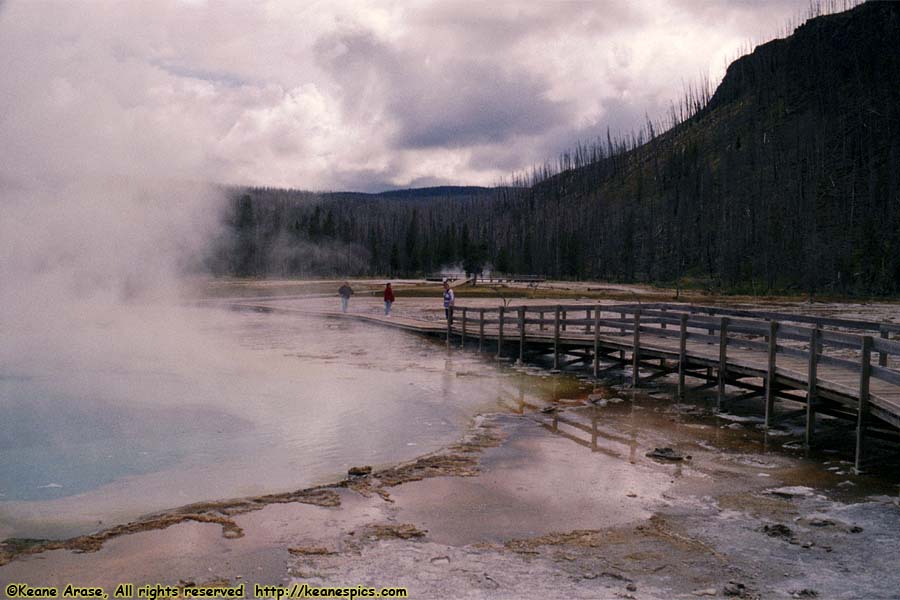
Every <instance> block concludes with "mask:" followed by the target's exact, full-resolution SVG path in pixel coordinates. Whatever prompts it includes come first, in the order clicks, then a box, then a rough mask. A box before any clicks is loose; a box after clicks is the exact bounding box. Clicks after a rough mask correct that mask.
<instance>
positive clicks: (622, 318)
mask: <svg viewBox="0 0 900 600" xmlns="http://www.w3.org/2000/svg"><path fill="white" fill-rule="evenodd" d="M619 319H620V320H621V321H622V326H621V327H620V328H619V334H621V335H625V313H623V312H620V313H619Z"/></svg>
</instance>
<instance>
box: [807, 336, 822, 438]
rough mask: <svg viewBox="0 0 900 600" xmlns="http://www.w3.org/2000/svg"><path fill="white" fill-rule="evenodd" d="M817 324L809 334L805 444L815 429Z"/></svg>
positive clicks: (817, 354)
mask: <svg viewBox="0 0 900 600" xmlns="http://www.w3.org/2000/svg"><path fill="white" fill-rule="evenodd" d="M820 335H821V332H820V331H819V326H818V325H816V326H815V327H813V329H812V331H811V332H810V334H809V368H808V371H807V374H806V376H807V379H808V384H807V388H806V437H805V441H806V445H807V446H810V445H812V438H813V433H814V432H815V429H816V409H815V403H816V379H817V378H818V365H819V336H820Z"/></svg>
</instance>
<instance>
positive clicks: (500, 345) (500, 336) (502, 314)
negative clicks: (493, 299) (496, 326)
mask: <svg viewBox="0 0 900 600" xmlns="http://www.w3.org/2000/svg"><path fill="white" fill-rule="evenodd" d="M505 319H506V306H501V307H500V331H499V334H498V336H497V358H501V357H502V356H503V321H504V320H505Z"/></svg>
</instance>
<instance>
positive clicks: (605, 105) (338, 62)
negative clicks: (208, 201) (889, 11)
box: [0, 0, 806, 191]
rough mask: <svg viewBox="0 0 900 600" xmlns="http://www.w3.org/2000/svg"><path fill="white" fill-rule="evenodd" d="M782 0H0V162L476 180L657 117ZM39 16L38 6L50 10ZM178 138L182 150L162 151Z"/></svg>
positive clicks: (716, 67) (303, 180) (44, 176)
mask: <svg viewBox="0 0 900 600" xmlns="http://www.w3.org/2000/svg"><path fill="white" fill-rule="evenodd" d="M805 9H806V5H805V4H797V3H796V2H794V1H793V0H772V1H770V2H762V3H758V2H731V1H726V0H720V1H716V2H694V1H692V0H679V1H678V2H674V3H672V2H664V1H662V0H648V1H647V2H641V3H635V2H626V1H624V0H617V1H609V2H603V3H596V2H553V3H524V4H523V3H521V2H499V3H489V4H484V3H472V2H462V1H461V2H452V1H451V2H416V3H404V2H390V1H386V2H380V3H377V4H376V3H370V2H362V1H361V0H360V1H355V0H348V1H347V2H341V3H328V2H324V1H323V2H312V3H294V2H287V1H280V0H272V1H270V2H265V3H258V4H257V3H243V2H227V3H207V2H203V1H199V0H198V1H190V2H185V1H183V0H161V1H160V2H154V3H120V2H105V1H103V0H96V1H90V2H84V3H53V4H49V3H43V2H18V3H15V2H14V3H3V4H0V70H2V72H3V73H4V77H3V80H2V81H0V109H2V112H0V136H2V137H3V139H4V145H3V147H2V148H0V159H2V160H0V181H6V182H18V183H22V182H25V183H27V182H29V181H34V180H43V181H59V180H60V179H63V180H64V179H65V178H66V177H69V176H71V175H72V174H86V173H90V174H94V175H105V174H119V175H122V174H137V175H140V174H141V172H142V171H143V172H146V173H154V174H155V173H159V172H161V171H164V172H167V173H170V174H171V175H172V176H173V177H180V178H188V179H194V180H209V181H218V182H225V183H238V184H240V183H251V184H260V185H283V186H291V187H300V188H311V189H338V188H340V187H342V186H345V185H346V186H352V187H354V188H355V189H360V190H369V191H371V190H373V189H377V188H378V187H381V186H384V187H404V186H407V185H410V184H411V183H412V182H421V181H434V182H442V183H443V182H448V183H459V184H486V185H489V184H491V183H493V182H495V181H496V180H498V179H499V178H500V177H502V176H504V175H506V174H508V173H509V172H510V171H514V170H518V169H520V168H527V167H528V166H529V165H532V164H535V163H541V162H543V161H544V160H547V159H550V160H552V159H553V158H554V156H555V155H556V154H557V153H558V152H559V151H561V150H562V149H564V148H566V147H570V146H571V145H572V144H574V143H575V142H577V141H579V140H584V139H591V138H592V137H594V136H595V135H596V134H597V133H598V132H601V133H602V132H605V130H606V127H607V126H608V127H610V128H611V129H612V130H613V131H629V130H631V129H634V128H637V127H639V126H640V125H641V124H642V123H643V121H644V118H645V117H644V116H645V114H647V115H649V116H650V117H651V118H658V117H661V116H662V115H663V114H664V113H665V110H666V107H667V106H668V103H669V101H670V100H671V99H677V97H678V96H679V95H680V93H681V91H682V88H683V86H684V85H685V82H690V81H694V80H696V79H697V78H698V77H699V76H700V75H701V74H703V75H706V74H708V75H709V76H710V77H711V79H712V80H713V81H715V80H717V78H718V77H720V76H721V74H722V73H723V72H724V67H725V65H726V62H727V61H728V60H730V59H733V58H734V57H735V56H736V54H737V51H738V49H739V48H741V47H746V46H747V44H748V43H749V40H755V41H765V39H766V38H767V37H770V36H772V35H775V34H778V33H781V31H782V30H783V28H784V24H785V23H786V22H787V21H788V19H790V18H792V17H794V16H795V15H796V14H797V13H798V12H803V11H804V10H805ZM51 17H52V18H51ZM173 149H177V152H173Z"/></svg>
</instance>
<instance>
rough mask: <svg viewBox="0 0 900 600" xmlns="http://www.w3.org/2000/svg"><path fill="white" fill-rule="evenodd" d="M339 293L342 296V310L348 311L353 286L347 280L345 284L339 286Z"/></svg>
mask: <svg viewBox="0 0 900 600" xmlns="http://www.w3.org/2000/svg"><path fill="white" fill-rule="evenodd" d="M338 294H340V296H341V312H347V305H348V304H350V296H352V295H353V288H352V287H350V284H349V283H347V282H346V281H345V282H344V285H342V286H341V287H340V288H338Z"/></svg>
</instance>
